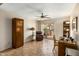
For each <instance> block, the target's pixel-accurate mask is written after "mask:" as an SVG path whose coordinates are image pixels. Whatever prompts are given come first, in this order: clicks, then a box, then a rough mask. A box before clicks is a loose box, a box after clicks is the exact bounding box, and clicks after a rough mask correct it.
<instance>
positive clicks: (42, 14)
mask: <svg viewBox="0 0 79 59" xmlns="http://www.w3.org/2000/svg"><path fill="white" fill-rule="evenodd" d="M37 17H40V18H50V17H48V15H44V13H41V16H37Z"/></svg>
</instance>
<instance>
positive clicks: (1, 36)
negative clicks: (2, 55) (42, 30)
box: [0, 9, 36, 51]
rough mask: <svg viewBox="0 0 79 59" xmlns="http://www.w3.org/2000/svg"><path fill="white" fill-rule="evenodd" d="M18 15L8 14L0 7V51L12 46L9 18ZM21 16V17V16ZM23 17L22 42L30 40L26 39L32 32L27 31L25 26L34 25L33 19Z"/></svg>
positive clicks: (10, 21)
mask: <svg viewBox="0 0 79 59" xmlns="http://www.w3.org/2000/svg"><path fill="white" fill-rule="evenodd" d="M13 17H18V18H20V16H18V15H16V14H10V13H9V12H6V11H4V10H1V9H0V51H3V50H5V49H8V48H11V47H12V25H11V24H12V20H11V18H13ZM21 18H23V17H21ZM23 19H24V42H26V41H30V39H27V37H28V36H30V35H31V34H32V32H31V31H28V30H27V28H31V27H36V25H35V21H33V20H28V19H26V18H23Z"/></svg>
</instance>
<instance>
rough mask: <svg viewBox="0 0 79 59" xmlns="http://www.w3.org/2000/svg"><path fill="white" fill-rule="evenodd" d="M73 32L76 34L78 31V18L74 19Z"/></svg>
mask: <svg viewBox="0 0 79 59" xmlns="http://www.w3.org/2000/svg"><path fill="white" fill-rule="evenodd" d="M72 30H73V31H76V32H77V30H78V17H74V18H73V19H72Z"/></svg>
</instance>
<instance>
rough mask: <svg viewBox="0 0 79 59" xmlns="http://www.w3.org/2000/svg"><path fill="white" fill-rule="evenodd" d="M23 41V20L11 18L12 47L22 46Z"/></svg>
mask: <svg viewBox="0 0 79 59" xmlns="http://www.w3.org/2000/svg"><path fill="white" fill-rule="evenodd" d="M23 42H24V20H23V19H20V18H12V48H19V47H21V46H23V44H24V43H23Z"/></svg>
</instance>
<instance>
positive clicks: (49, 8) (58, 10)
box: [0, 3, 76, 18]
mask: <svg viewBox="0 0 79 59" xmlns="http://www.w3.org/2000/svg"><path fill="white" fill-rule="evenodd" d="M75 5H76V4H74V3H4V4H2V5H1V6H0V8H2V9H4V10H7V11H9V12H11V13H15V14H17V15H19V16H22V17H24V18H27V17H28V18H34V17H36V16H39V15H41V13H42V12H43V13H44V14H45V15H48V16H49V17H52V18H56V17H62V16H68V15H70V14H71V12H72V10H73V9H74V7H75Z"/></svg>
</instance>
